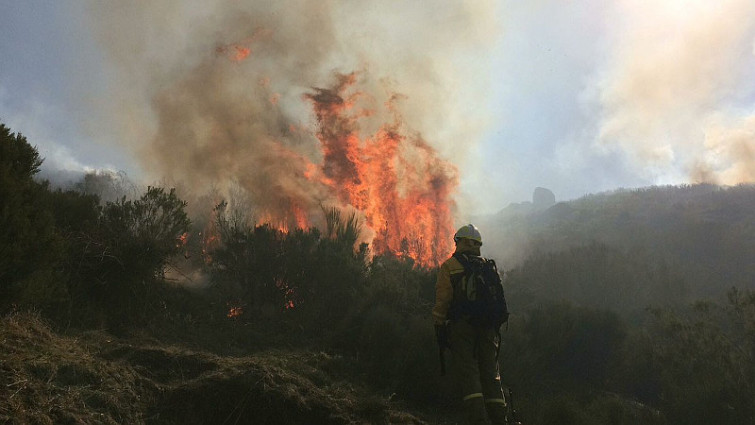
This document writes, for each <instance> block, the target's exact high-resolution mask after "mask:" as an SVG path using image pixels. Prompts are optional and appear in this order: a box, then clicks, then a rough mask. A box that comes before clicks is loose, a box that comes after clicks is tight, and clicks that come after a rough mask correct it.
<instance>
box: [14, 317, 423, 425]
mask: <svg viewBox="0 0 755 425" xmlns="http://www.w3.org/2000/svg"><path fill="white" fill-rule="evenodd" d="M342 361H343V359H341V358H339V357H334V356H330V355H327V354H325V353H316V352H307V351H295V350H293V351H292V350H289V351H282V350H270V351H262V352H259V353H253V354H249V355H245V356H241V357H232V356H218V355H214V354H210V353H207V352H198V351H191V350H187V349H185V348H180V347H177V346H171V345H165V344H161V343H159V342H158V341H155V340H151V341H137V340H121V339H118V338H116V337H113V336H112V335H109V334H107V333H104V332H101V331H100V332H87V333H82V334H80V335H77V336H75V337H74V336H61V335H58V334H56V333H55V332H53V331H52V330H51V329H50V328H49V327H48V326H47V325H46V324H45V323H44V322H43V321H42V320H41V319H40V318H39V317H38V316H36V315H32V314H12V315H8V316H6V317H3V318H2V320H0V400H3V403H0V422H2V423H9V424H24V423H38V424H46V423H47V424H62V423H97V424H124V423H128V424H149V423H160V424H209V423H217V424H223V423H228V424H260V423H265V424H362V423H364V424H373V423H383V424H424V423H427V422H424V421H422V420H420V419H419V418H418V417H416V416H414V415H412V414H409V413H406V412H404V411H402V410H401V408H400V407H398V405H397V404H396V403H392V402H390V401H389V400H388V399H387V398H385V397H381V396H378V395H376V394H374V393H371V392H369V391H367V390H366V389H365V388H360V387H358V386H356V385H355V384H354V383H353V382H350V381H348V380H344V378H343V376H341V377H338V376H337V374H336V375H334V373H336V372H331V373H329V372H328V371H337V370H338V369H339V367H340V366H339V362H342Z"/></svg>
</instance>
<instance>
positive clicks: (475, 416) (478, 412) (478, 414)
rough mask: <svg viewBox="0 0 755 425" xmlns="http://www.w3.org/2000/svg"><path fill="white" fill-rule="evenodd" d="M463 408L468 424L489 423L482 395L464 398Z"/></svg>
mask: <svg viewBox="0 0 755 425" xmlns="http://www.w3.org/2000/svg"><path fill="white" fill-rule="evenodd" d="M481 395H482V394H481ZM464 410H465V411H466V414H467V423H468V424H469V425H490V422H488V414H487V412H486V411H485V400H484V399H483V398H482V397H475V398H471V399H469V400H464Z"/></svg>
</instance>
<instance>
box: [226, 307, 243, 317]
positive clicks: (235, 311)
mask: <svg viewBox="0 0 755 425" xmlns="http://www.w3.org/2000/svg"><path fill="white" fill-rule="evenodd" d="M242 314H244V307H241V306H236V307H231V308H230V310H228V314H227V315H226V316H227V317H228V318H229V319H235V318H237V317H239V316H241V315H242Z"/></svg>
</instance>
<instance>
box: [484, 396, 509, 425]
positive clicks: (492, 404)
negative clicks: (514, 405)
mask: <svg viewBox="0 0 755 425" xmlns="http://www.w3.org/2000/svg"><path fill="white" fill-rule="evenodd" d="M501 401H503V400H501ZM485 409H486V410H487V413H488V417H489V418H490V423H491V424H492V425H507V424H508V422H507V420H506V402H505V401H503V403H501V402H498V400H488V402H487V403H485Z"/></svg>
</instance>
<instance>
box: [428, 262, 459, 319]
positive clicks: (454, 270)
mask: <svg viewBox="0 0 755 425" xmlns="http://www.w3.org/2000/svg"><path fill="white" fill-rule="evenodd" d="M463 277H464V266H462V265H461V263H460V262H459V260H457V259H456V258H454V257H451V258H449V259H448V260H446V261H445V262H444V263H443V264H441V266H440V269H439V270H438V279H437V280H436V282H435V307H433V322H434V323H435V324H436V325H442V324H443V323H444V322H445V321H446V320H447V319H448V309H449V308H450V307H451V301H453V297H454V289H453V288H454V286H456V284H458V282H459V281H460V280H461V279H462V278H463Z"/></svg>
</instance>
